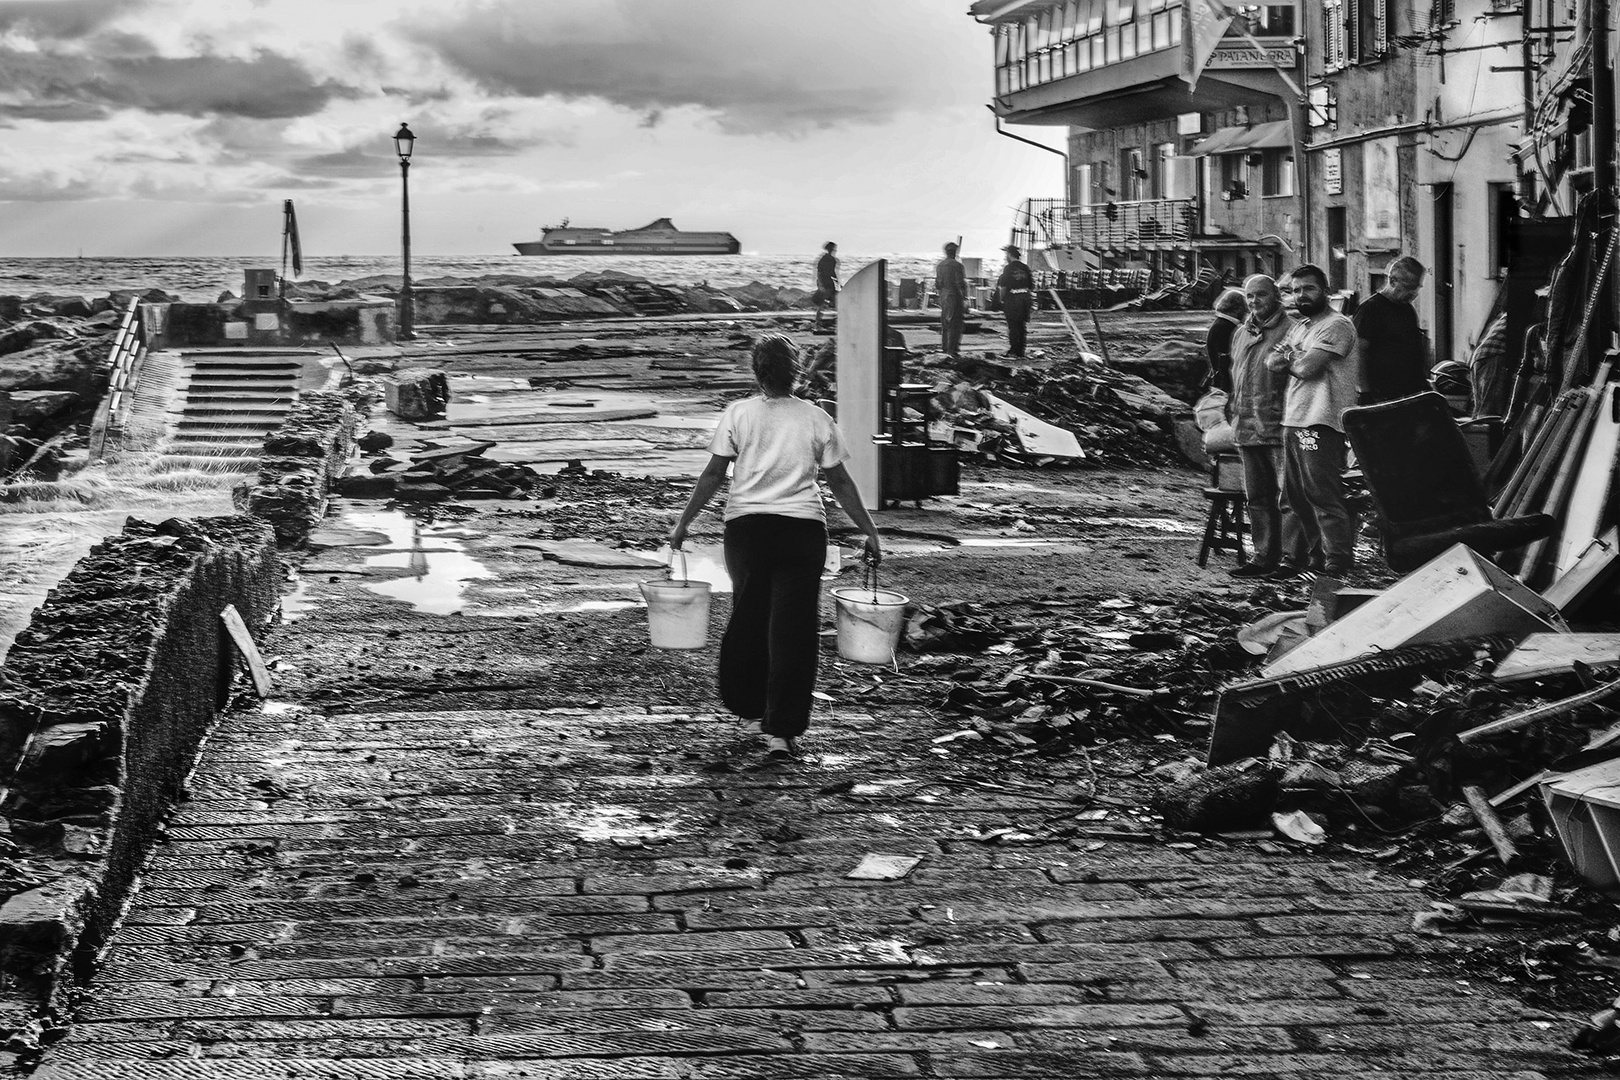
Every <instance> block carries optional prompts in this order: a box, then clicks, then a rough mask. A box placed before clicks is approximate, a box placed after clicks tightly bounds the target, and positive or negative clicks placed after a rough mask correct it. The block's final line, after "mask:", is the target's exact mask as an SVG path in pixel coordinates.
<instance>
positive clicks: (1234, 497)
mask: <svg viewBox="0 0 1620 1080" xmlns="http://www.w3.org/2000/svg"><path fill="white" fill-rule="evenodd" d="M1204 498H1206V499H1208V500H1209V516H1208V517H1207V518H1205V519H1204V546H1203V547H1201V548H1199V549H1198V565H1199V566H1204V565H1207V564H1208V562H1209V553H1210V552H1212V551H1235V552H1237V555H1238V559H1239V560H1241V559H1242V558H1243V534H1244V533H1246V532H1248V531H1249V524H1248V522H1247V520H1245V518H1244V514H1243V492H1241V491H1230V490H1228V489H1226V488H1220V487H1207V488H1205V489H1204Z"/></svg>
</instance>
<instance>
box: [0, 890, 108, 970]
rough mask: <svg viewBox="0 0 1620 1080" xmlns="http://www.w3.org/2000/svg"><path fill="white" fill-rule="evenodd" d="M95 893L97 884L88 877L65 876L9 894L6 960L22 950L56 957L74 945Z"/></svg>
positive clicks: (0, 933) (1, 923)
mask: <svg viewBox="0 0 1620 1080" xmlns="http://www.w3.org/2000/svg"><path fill="white" fill-rule="evenodd" d="M94 893H95V885H94V884H93V883H92V882H90V881H88V880H86V879H85V878H81V877H64V878H60V879H58V880H56V881H53V882H51V883H50V884H48V885H41V886H39V887H38V888H35V889H28V890H26V891H24V892H20V893H15V894H14V895H12V896H9V897H7V898H6V902H5V903H4V904H3V905H0V941H3V942H4V946H3V948H4V952H5V954H6V959H7V960H8V961H10V960H11V958H12V957H13V956H15V955H16V954H17V953H19V952H20V953H23V954H33V955H37V956H43V957H49V958H53V959H54V958H55V957H56V955H57V954H58V953H59V952H61V951H63V950H65V949H67V948H70V947H71V946H72V944H73V942H74V941H76V940H77V939H78V936H79V931H80V930H81V929H82V928H83V927H84V914H85V911H84V909H85V907H86V904H87V902H88V901H89V900H90V899H91V897H92V896H93V894H94ZM7 966H8V967H10V966H11V965H10V964H9V963H8V964H7Z"/></svg>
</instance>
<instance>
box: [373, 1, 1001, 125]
mask: <svg viewBox="0 0 1620 1080" xmlns="http://www.w3.org/2000/svg"><path fill="white" fill-rule="evenodd" d="M927 2H936V0H927ZM917 11H918V5H917V4H915V3H913V4H905V3H902V2H900V0H884V2H883V3H881V4H872V3H871V2H870V0H817V3H816V4H815V5H799V4H793V5H787V4H779V3H763V2H759V0H754V2H750V3H745V4H738V3H734V2H730V0H683V2H682V3H679V4H673V3H667V2H664V0H614V2H611V3H606V2H604V3H599V4H592V5H589V6H586V7H584V8H581V7H580V6H579V5H577V4H575V3H572V2H569V0H486V2H484V3H479V4H475V5H469V6H466V7H463V8H461V9H459V10H458V11H457V13H455V14H454V15H450V16H444V15H439V16H426V15H424V16H417V17H415V18H414V19H406V20H403V21H402V23H401V26H400V32H401V33H403V34H404V35H405V36H406V37H407V38H408V39H410V40H413V41H414V42H415V43H416V44H417V45H418V46H420V47H422V48H425V49H427V50H429V51H431V52H433V53H435V54H436V55H437V56H438V57H439V58H440V59H441V60H442V61H443V62H444V63H446V64H448V65H449V66H450V67H451V68H452V69H454V70H455V71H457V72H459V73H460V74H461V75H463V76H464V77H466V78H468V79H470V80H472V81H473V82H474V83H475V84H476V85H477V86H479V87H480V88H482V89H483V90H485V91H486V92H488V93H492V94H510V95H516V96H520V97H555V98H561V99H564V100H573V99H585V98H593V99H600V100H602V101H607V102H610V103H612V104H614V105H617V106H620V107H622V108H625V109H628V110H631V111H633V112H635V113H639V114H641V116H642V117H643V122H644V123H647V124H649V125H656V124H657V123H658V122H659V119H660V117H661V115H662V113H663V111H664V110H667V109H674V108H681V107H686V106H691V107H696V108H698V109H701V110H705V111H706V112H707V113H709V114H711V115H712V116H713V117H714V118H715V120H716V121H717V122H718V123H719V125H720V126H721V128H722V129H724V130H726V131H728V132H733V133H760V132H785V133H789V134H793V133H803V132H805V131H809V130H813V129H817V128H831V127H839V126H844V125H849V124H878V123H883V122H885V121H887V120H890V119H892V118H894V117H895V116H897V115H898V114H900V113H902V112H904V111H906V110H907V109H909V108H913V107H916V106H919V105H923V104H927V103H930V102H937V101H938V100H939V99H940V98H941V97H945V98H947V99H950V100H952V101H954V100H955V99H956V98H958V97H959V96H960V90H959V88H958V87H957V86H956V85H955V80H953V81H952V83H951V84H948V85H946V86H944V87H940V86H937V85H933V84H934V83H935V81H936V80H937V78H938V76H937V75H936V74H935V71H934V69H933V68H931V67H930V66H929V63H928V59H929V57H928V54H927V49H928V35H927V31H926V30H916V29H914V28H912V27H911V26H910V25H909V19H910V18H911V17H915V16H916V15H917ZM964 18H965V16H964ZM974 89H975V91H976V90H977V88H974Z"/></svg>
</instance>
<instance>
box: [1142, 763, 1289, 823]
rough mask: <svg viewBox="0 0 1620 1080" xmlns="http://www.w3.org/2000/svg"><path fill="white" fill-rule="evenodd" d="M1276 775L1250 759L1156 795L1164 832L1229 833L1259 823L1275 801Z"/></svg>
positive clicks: (1211, 771) (1166, 789)
mask: <svg viewBox="0 0 1620 1080" xmlns="http://www.w3.org/2000/svg"><path fill="white" fill-rule="evenodd" d="M1277 790H1278V785H1277V774H1276V772H1275V771H1274V770H1273V769H1271V768H1270V767H1269V766H1267V765H1266V764H1265V763H1264V762H1261V761H1257V760H1255V759H1254V758H1247V759H1245V760H1243V761H1235V762H1233V763H1231V764H1230V765H1218V766H1216V767H1215V768H1213V769H1208V770H1206V771H1204V772H1201V773H1199V774H1197V775H1196V776H1190V777H1188V778H1187V779H1185V780H1182V781H1180V782H1179V783H1173V784H1170V785H1169V786H1167V787H1165V788H1164V789H1163V790H1161V791H1160V792H1159V795H1158V799H1157V804H1158V808H1159V811H1160V813H1162V814H1163V815H1164V823H1165V826H1166V827H1167V828H1171V829H1177V830H1191V831H1197V832H1229V831H1231V830H1234V829H1243V828H1248V827H1250V826H1252V825H1255V824H1258V823H1262V822H1264V821H1265V819H1266V816H1267V815H1269V814H1270V813H1271V810H1272V807H1273V806H1274V805H1275V804H1276V801H1277Z"/></svg>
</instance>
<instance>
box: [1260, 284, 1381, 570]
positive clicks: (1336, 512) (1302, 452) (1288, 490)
mask: <svg viewBox="0 0 1620 1080" xmlns="http://www.w3.org/2000/svg"><path fill="white" fill-rule="evenodd" d="M1289 280H1290V283H1291V284H1292V285H1293V291H1292V293H1291V295H1290V296H1289V297H1287V298H1286V299H1291V300H1292V307H1293V311H1294V318H1295V323H1294V326H1293V328H1292V329H1291V330H1289V332H1288V336H1287V337H1286V338H1285V339H1283V343H1282V344H1281V345H1279V346H1278V347H1277V348H1276V349H1274V350H1273V351H1272V353H1271V356H1270V357H1268V358H1267V360H1266V366H1267V367H1269V368H1271V369H1272V370H1273V371H1287V372H1288V375H1289V379H1288V390H1287V391H1286V393H1285V394H1284V397H1283V417H1282V423H1283V491H1284V497H1285V498H1286V499H1287V500H1288V505H1289V508H1290V509H1292V510H1293V513H1294V519H1295V522H1296V523H1297V525H1298V526H1299V528H1298V529H1297V531H1296V530H1290V532H1291V533H1293V535H1292V536H1291V537H1290V538H1289V539H1290V540H1291V541H1292V544H1291V550H1286V551H1284V552H1283V561H1282V563H1281V564H1280V565H1279V566H1278V568H1277V571H1276V573H1275V574H1274V575H1273V577H1274V578H1277V579H1285V578H1293V577H1299V576H1301V575H1302V574H1306V573H1308V572H1310V571H1313V570H1319V571H1322V572H1324V573H1327V574H1330V575H1332V576H1334V577H1342V576H1344V575H1345V574H1347V573H1349V572H1350V570H1351V569H1352V568H1353V567H1354V566H1355V562H1356V523H1355V517H1354V515H1352V514H1351V513H1350V509H1349V507H1347V506H1346V505H1345V502H1344V462H1345V441H1344V421H1343V419H1342V417H1343V416H1344V410H1346V409H1348V408H1350V407H1352V406H1354V405H1355V404H1356V395H1357V392H1358V388H1359V387H1358V382H1357V377H1356V328H1355V324H1354V323H1352V322H1351V321H1350V320H1349V319H1347V318H1345V317H1344V316H1343V315H1340V314H1339V313H1338V312H1336V311H1334V310H1333V309H1332V308H1331V307H1329V306H1328V280H1327V275H1326V274H1325V273H1323V272H1322V269H1321V268H1320V267H1318V266H1312V265H1310V264H1306V265H1305V266H1301V267H1300V268H1299V269H1297V270H1295V271H1294V273H1293V275H1292V276H1291V278H1290V279H1289Z"/></svg>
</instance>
